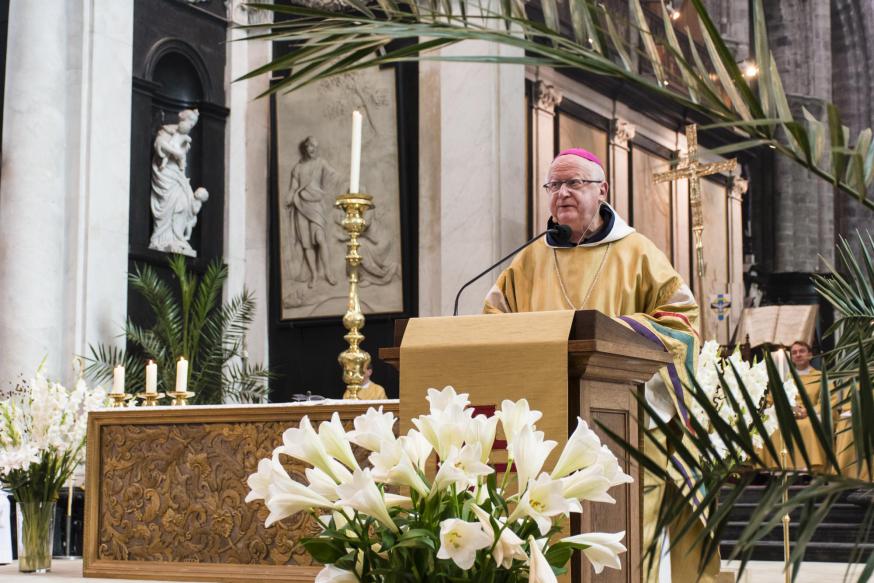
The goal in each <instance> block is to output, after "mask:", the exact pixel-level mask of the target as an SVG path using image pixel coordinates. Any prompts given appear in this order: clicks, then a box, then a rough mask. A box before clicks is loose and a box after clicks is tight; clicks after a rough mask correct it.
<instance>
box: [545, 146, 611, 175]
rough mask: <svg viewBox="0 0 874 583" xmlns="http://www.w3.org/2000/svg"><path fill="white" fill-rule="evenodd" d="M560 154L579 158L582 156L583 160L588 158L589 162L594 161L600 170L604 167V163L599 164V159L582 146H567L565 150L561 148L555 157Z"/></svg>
mask: <svg viewBox="0 0 874 583" xmlns="http://www.w3.org/2000/svg"><path fill="white" fill-rule="evenodd" d="M560 156H579V157H580V158H583V159H584V160H588V161H589V162H594V163H595V164H597V165H598V166H600V167H601V169H602V170H603V169H604V165H603V164H601V160H600V159H599V158H598V157H597V156H596V155H594V154H593V153H591V152H590V151H588V150H584V149H582V148H568V149H567V150H562V151H561V152H559V153H558V156H556V157H555V158H556V159H557V158H559V157H560ZM553 162H555V159H553Z"/></svg>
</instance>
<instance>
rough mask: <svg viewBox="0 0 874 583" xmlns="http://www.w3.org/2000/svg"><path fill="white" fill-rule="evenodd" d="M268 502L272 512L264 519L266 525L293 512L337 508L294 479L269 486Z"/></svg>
mask: <svg viewBox="0 0 874 583" xmlns="http://www.w3.org/2000/svg"><path fill="white" fill-rule="evenodd" d="M266 503H267V508H268V510H270V514H269V515H268V516H267V520H265V521H264V526H270V525H271V524H273V523H274V522H276V521H278V520H282V519H283V518H288V517H289V516H291V515H292V514H297V513H298V512H301V511H303V510H312V509H313V508H331V509H333V508H335V505H334V503H333V502H331V501H330V500H328V499H327V498H325V497H324V496H321V495H320V494H317V493H316V492H315V491H313V490H312V489H311V488H308V487H307V486H304V485H303V484H300V483H298V482H295V481H294V480H288V482H273V483H271V484H270V487H269V488H268V493H267V497H266Z"/></svg>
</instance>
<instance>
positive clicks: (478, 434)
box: [464, 415, 498, 463]
mask: <svg viewBox="0 0 874 583" xmlns="http://www.w3.org/2000/svg"><path fill="white" fill-rule="evenodd" d="M497 429H498V418H497V416H494V415H493V416H491V417H486V416H485V415H477V416H476V417H474V418H473V419H472V420H471V421H470V422H469V423H468V424H467V429H466V431H465V434H464V442H465V443H468V444H471V443H478V444H479V445H480V448H481V455H480V461H482V462H483V463H485V462H487V461H489V455H491V453H492V446H494V444H495V433H496V432H497Z"/></svg>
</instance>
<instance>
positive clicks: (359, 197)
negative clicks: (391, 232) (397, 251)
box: [334, 193, 373, 399]
mask: <svg viewBox="0 0 874 583" xmlns="http://www.w3.org/2000/svg"><path fill="white" fill-rule="evenodd" d="M334 206H336V207H338V208H341V209H343V212H345V213H346V216H345V217H343V222H342V223H341V224H342V225H343V228H344V229H345V230H346V232H347V233H348V234H349V242H348V243H347V244H346V274H347V276H348V277H349V300H348V303H347V304H346V313H345V314H344V315H343V326H344V327H345V328H346V330H347V332H346V335H345V336H343V338H344V339H345V340H346V342H348V343H349V348H347V349H346V350H344V351H343V352H341V353H340V356H339V357H338V358H337V360H338V361H339V363H340V366H342V367H343V383H344V384H345V385H346V392H345V393H344V394H343V398H344V399H357V398H358V391H359V389H361V383H362V382H364V371H365V370H367V367H368V365H369V364H370V355H369V354H368V353H367V352H365V351H364V350H362V349H361V342H362V341H363V340H364V335H363V334H361V329H362V328H364V314H363V313H362V312H361V304H360V302H359V301H358V266H359V265H361V255H359V254H358V247H359V246H360V244H359V243H358V237H359V236H360V235H361V233H363V232H364V229H366V228H367V221H365V220H364V212H365V211H366V210H368V209H372V208H373V197H372V196H370V195H369V194H361V193H358V194H342V195H340V196H338V197H337V201H336V202H335V203H334Z"/></svg>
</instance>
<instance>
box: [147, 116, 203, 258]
mask: <svg viewBox="0 0 874 583" xmlns="http://www.w3.org/2000/svg"><path fill="white" fill-rule="evenodd" d="M199 117H200V114H199V113H198V111H197V110H196V109H186V110H183V111H181V112H179V123H178V124H167V125H164V126H161V129H160V130H158V135H157V136H156V137H155V145H154V158H153V160H152V201H151V207H152V216H153V217H154V219H155V227H154V230H153V231H152V237H151V240H150V241H149V249H156V250H158V251H164V252H167V253H181V254H183V255H188V256H190V257H197V251H195V250H194V249H193V248H192V247H191V245H190V244H189V242H188V241H189V239H190V238H191V232H192V230H193V229H194V225H195V224H196V223H197V213H199V212H200V208H201V207H202V206H203V203H204V202H206V201H207V200H208V199H209V193H208V192H207V191H206V189H205V188H203V187H201V188H198V189H197V190H194V191H192V189H191V182H190V180H189V178H188V176H187V175H186V173H185V172H186V168H187V166H188V152H189V151H190V150H191V135H190V134H191V130H192V129H193V128H194V126H195V125H197V120H198V118H199Z"/></svg>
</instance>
